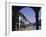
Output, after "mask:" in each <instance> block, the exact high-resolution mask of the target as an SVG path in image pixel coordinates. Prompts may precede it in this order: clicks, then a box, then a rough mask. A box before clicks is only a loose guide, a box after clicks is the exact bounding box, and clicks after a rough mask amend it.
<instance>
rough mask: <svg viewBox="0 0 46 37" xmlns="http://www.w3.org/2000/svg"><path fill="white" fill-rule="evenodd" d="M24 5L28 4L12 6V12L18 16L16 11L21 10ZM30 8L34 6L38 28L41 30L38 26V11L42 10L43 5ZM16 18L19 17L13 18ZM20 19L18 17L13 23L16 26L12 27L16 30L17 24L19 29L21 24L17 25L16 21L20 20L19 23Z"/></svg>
mask: <svg viewBox="0 0 46 37" xmlns="http://www.w3.org/2000/svg"><path fill="white" fill-rule="evenodd" d="M24 7H26V6H12V12H13V14H14V16H16V13H17V12H19V10H21V9H22V8H24ZM29 8H32V9H33V10H34V12H35V17H36V30H39V26H38V18H39V15H38V13H39V10H40V8H41V7H29ZM16 18H17V17H13V18H12V19H16ZM18 19H19V18H17V19H16V20H13V23H12V24H13V25H14V26H12V27H14V28H15V29H13V30H14V31H15V30H16V26H17V30H19V24H17V25H16V23H15V22H18V23H19V21H17V20H18Z"/></svg>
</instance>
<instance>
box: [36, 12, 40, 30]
mask: <svg viewBox="0 0 46 37" xmlns="http://www.w3.org/2000/svg"><path fill="white" fill-rule="evenodd" d="M35 17H36V30H39V23H38V19H39V15H38V12H36V13H35Z"/></svg>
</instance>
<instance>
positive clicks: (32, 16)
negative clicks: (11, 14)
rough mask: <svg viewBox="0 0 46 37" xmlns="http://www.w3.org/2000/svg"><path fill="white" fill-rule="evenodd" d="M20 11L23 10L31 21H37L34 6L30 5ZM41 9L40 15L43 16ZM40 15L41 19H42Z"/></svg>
mask: <svg viewBox="0 0 46 37" xmlns="http://www.w3.org/2000/svg"><path fill="white" fill-rule="evenodd" d="M20 12H22V13H23V14H24V16H25V17H26V18H27V19H28V20H29V21H30V22H31V23H35V22H36V19H35V12H34V10H33V9H32V8H29V7H25V8H23V9H21V10H20ZM40 14H41V13H40V11H39V16H40V17H41V15H40ZM40 17H39V19H40Z"/></svg>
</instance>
